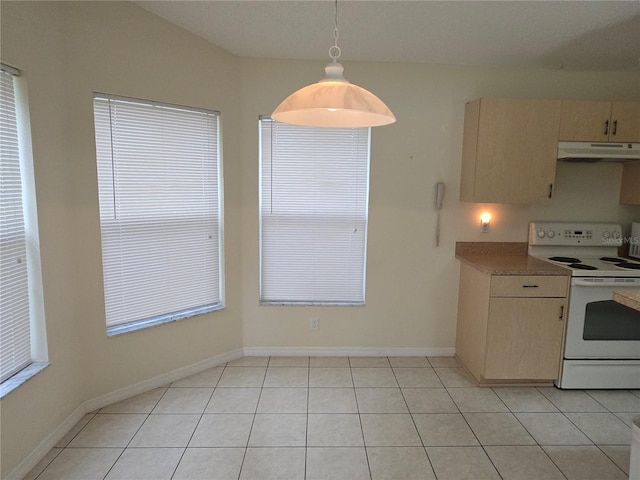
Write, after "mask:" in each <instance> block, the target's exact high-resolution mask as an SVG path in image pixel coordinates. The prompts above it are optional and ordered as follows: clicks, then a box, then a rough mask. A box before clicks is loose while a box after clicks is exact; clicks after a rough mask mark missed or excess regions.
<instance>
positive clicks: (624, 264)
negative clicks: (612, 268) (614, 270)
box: [616, 261, 640, 270]
mask: <svg viewBox="0 0 640 480" xmlns="http://www.w3.org/2000/svg"><path fill="white" fill-rule="evenodd" d="M616 267H620V268H628V269H629V270H640V263H631V262H625V261H623V262H621V263H616Z"/></svg>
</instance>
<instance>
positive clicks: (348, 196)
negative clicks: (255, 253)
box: [260, 118, 370, 305]
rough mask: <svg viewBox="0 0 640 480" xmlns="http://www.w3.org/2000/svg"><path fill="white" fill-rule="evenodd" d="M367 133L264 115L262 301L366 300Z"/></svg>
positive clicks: (261, 209)
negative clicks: (286, 120)
mask: <svg viewBox="0 0 640 480" xmlns="http://www.w3.org/2000/svg"><path fill="white" fill-rule="evenodd" d="M369 136H370V129H368V128H349V129H347V128H316V127H301V126H296V125H288V124H284V123H279V122H275V121H273V120H271V119H269V118H261V119H260V137H261V138H260V253H261V257H260V259H261V262H260V266H261V271H260V299H261V301H262V302H263V303H283V304H288V303H293V304H296V303H300V304H356V305H358V304H363V303H364V300H365V266H366V243H367V242H366V240H367V211H368V198H369Z"/></svg>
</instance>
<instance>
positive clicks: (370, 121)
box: [271, 0, 396, 128]
mask: <svg viewBox="0 0 640 480" xmlns="http://www.w3.org/2000/svg"><path fill="white" fill-rule="evenodd" d="M337 3H338V2H337V0H336V3H335V5H336V9H335V12H336V14H335V28H334V31H333V38H334V44H333V46H332V47H331V48H330V49H329V56H330V57H331V58H332V59H333V60H332V61H331V63H329V64H328V65H327V66H326V67H325V69H324V71H325V77H324V78H323V79H322V80H320V81H319V82H318V83H314V84H312V85H308V86H306V87H304V88H301V89H300V90H298V91H296V92H294V93H292V94H291V95H289V96H288V97H287V98H285V99H284V101H283V102H282V103H281V104H280V105H278V108H276V109H275V110H274V111H273V113H272V114H271V118H272V119H273V120H276V121H278V122H283V123H290V124H293V125H305V126H310V127H338V128H358V127H379V126H382V125H389V124H391V123H393V122H395V121H396V117H395V116H394V115H393V113H392V112H391V110H389V108H388V107H387V106H386V105H385V104H384V102H383V101H382V100H380V99H379V98H378V97H376V96H375V95H374V94H373V93H371V92H369V91H368V90H365V89H364V88H362V87H359V86H358V85H354V84H353V83H350V82H349V81H348V80H347V79H346V78H344V76H343V75H342V73H343V72H344V68H343V67H342V65H341V64H340V63H338V58H339V57H340V53H341V52H340V47H338V17H337V16H338V13H337V12H338V6H337Z"/></svg>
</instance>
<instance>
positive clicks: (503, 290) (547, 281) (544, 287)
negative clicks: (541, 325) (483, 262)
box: [490, 275, 568, 297]
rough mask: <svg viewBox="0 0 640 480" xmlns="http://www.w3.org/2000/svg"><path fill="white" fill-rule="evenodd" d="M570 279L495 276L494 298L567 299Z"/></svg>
mask: <svg viewBox="0 0 640 480" xmlns="http://www.w3.org/2000/svg"><path fill="white" fill-rule="evenodd" d="M567 284H568V277H565V276H543V275H493V276H492V277H491V291H490V292H491V293H490V294H491V296H492V297H566V296H567Z"/></svg>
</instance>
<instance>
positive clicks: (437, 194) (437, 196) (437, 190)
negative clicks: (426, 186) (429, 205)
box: [433, 182, 444, 247]
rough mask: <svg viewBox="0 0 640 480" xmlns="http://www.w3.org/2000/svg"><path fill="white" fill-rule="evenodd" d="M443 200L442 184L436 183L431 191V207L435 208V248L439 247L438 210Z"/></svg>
mask: <svg viewBox="0 0 640 480" xmlns="http://www.w3.org/2000/svg"><path fill="white" fill-rule="evenodd" d="M443 200H444V182H437V183H436V184H435V187H434V189H433V206H434V207H436V210H437V217H436V247H437V246H438V245H440V210H441V209H442V201H443Z"/></svg>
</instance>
